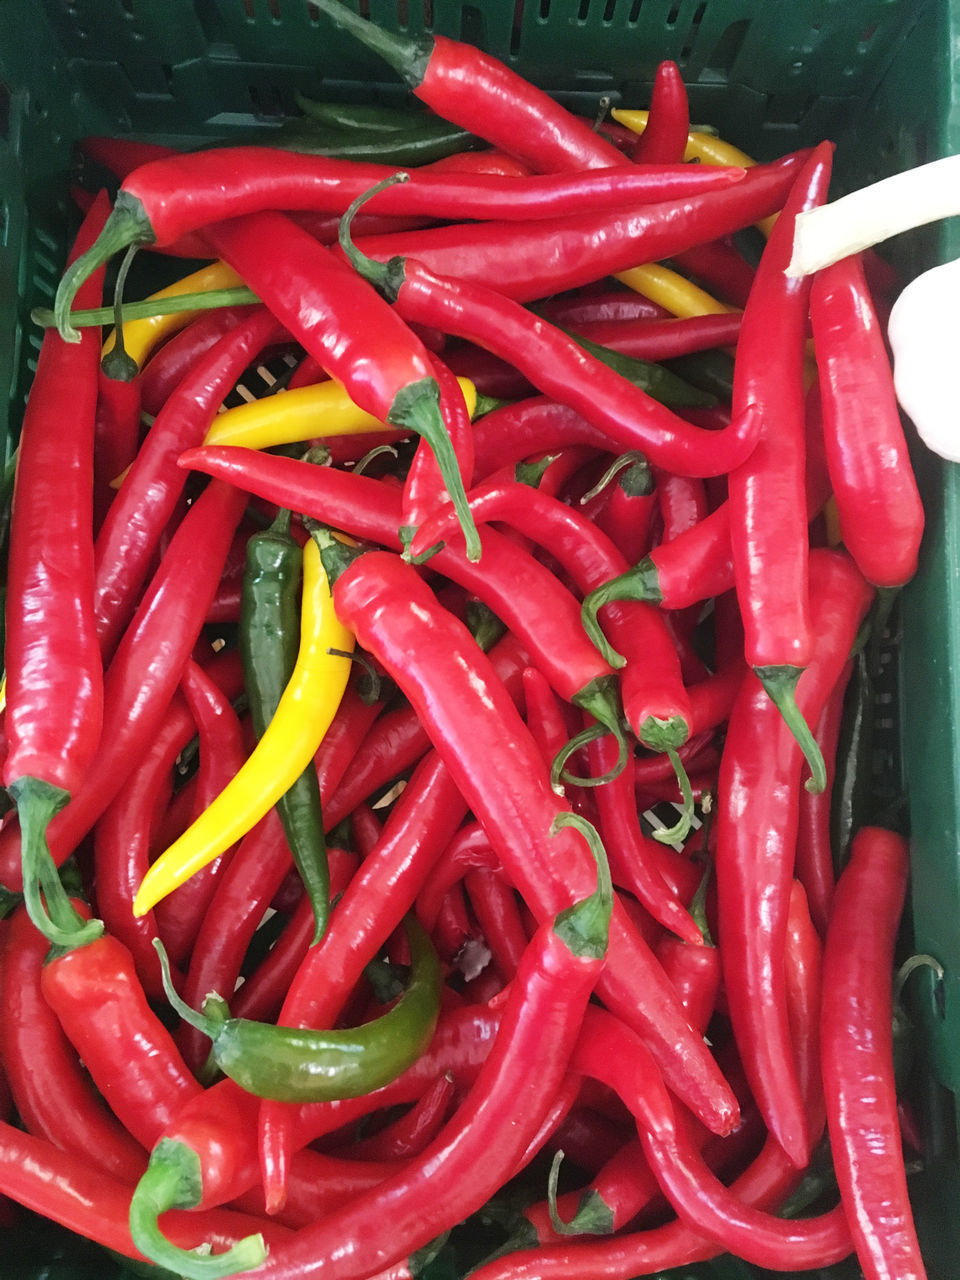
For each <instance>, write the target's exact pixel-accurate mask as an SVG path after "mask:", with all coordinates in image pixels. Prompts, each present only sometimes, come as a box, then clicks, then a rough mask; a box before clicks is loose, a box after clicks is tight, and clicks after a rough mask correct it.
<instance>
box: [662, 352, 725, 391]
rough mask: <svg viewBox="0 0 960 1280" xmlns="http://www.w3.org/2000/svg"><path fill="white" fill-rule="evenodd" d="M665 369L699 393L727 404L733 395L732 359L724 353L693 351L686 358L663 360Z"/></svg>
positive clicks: (678, 357)
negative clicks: (704, 392)
mask: <svg viewBox="0 0 960 1280" xmlns="http://www.w3.org/2000/svg"><path fill="white" fill-rule="evenodd" d="M664 365H665V366H666V368H668V369H671V370H672V371H673V372H674V373H675V374H676V375H677V376H678V377H679V378H683V379H685V380H686V381H687V382H690V383H692V384H693V385H694V386H695V387H699V388H700V390H701V391H706V392H709V393H710V394H711V395H713V396H716V398H717V399H718V400H720V401H721V402H722V403H723V404H729V403H730V399H731V397H732V395H733V357H732V356H730V355H728V354H727V353H726V351H717V350H713V351H694V352H693V353H692V354H691V355H688V356H674V358H673V359H672V360H665V361H664Z"/></svg>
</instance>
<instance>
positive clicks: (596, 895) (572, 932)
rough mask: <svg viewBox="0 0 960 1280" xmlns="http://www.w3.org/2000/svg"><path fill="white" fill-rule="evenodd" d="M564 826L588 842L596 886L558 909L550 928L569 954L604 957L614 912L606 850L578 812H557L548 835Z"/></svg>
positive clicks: (588, 823) (597, 835)
mask: <svg viewBox="0 0 960 1280" xmlns="http://www.w3.org/2000/svg"><path fill="white" fill-rule="evenodd" d="M564 827H574V828H575V829H576V830H577V831H579V832H580V834H581V835H582V836H583V838H584V840H585V841H586V842H587V847H588V848H589V850H590V852H591V853H592V854H593V857H594V861H595V862H596V864H597V887H596V889H595V890H594V891H593V893H591V894H590V895H589V896H588V897H586V898H581V899H580V901H579V902H575V903H574V904H573V906H572V907H567V908H566V909H565V910H563V911H561V912H560V913H559V914H558V915H557V917H556V919H555V920H554V922H553V931H554V933H556V934H557V936H558V937H559V938H561V939H562V941H563V942H564V943H565V945H566V946H567V948H568V950H569V951H570V952H571V954H572V955H575V956H583V957H589V958H592V959H603V957H604V956H605V955H606V953H607V942H608V938H609V933H610V916H611V913H612V911H613V881H612V879H611V878H610V864H609V863H608V862H607V851H606V850H605V849H604V847H603V841H602V840H601V839H600V833H599V832H598V831H597V829H596V827H595V826H594V825H593V823H592V822H588V821H587V819H586V818H584V817H581V815H580V814H579V813H558V814H557V816H556V817H555V818H554V820H553V822H552V823H551V824H550V834H551V835H552V836H555V835H556V834H557V832H558V831H561V830H562V829H563V828H564Z"/></svg>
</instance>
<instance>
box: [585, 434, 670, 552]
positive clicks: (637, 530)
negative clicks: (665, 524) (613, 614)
mask: <svg viewBox="0 0 960 1280" xmlns="http://www.w3.org/2000/svg"><path fill="white" fill-rule="evenodd" d="M625 456H628V457H629V456H630V455H625ZM656 514H657V486H656V480H655V477H654V473H653V470H652V468H651V467H650V466H649V464H648V463H647V460H646V458H642V457H635V458H633V460H632V462H631V463H630V465H628V466H625V467H623V468H621V469H619V470H618V472H617V476H616V479H615V480H614V481H613V483H612V484H610V485H609V486H608V488H607V490H606V497H605V500H604V501H603V503H602V504H601V505H600V506H599V507H598V509H597V511H596V514H595V515H594V517H593V518H594V521H595V523H596V524H597V526H598V527H599V528H600V529H602V530H603V532H604V533H605V534H606V535H607V537H608V538H609V539H610V541H611V542H612V543H613V545H614V546H615V547H616V548H617V550H618V551H619V552H620V554H621V555H622V556H623V558H624V560H626V562H627V564H636V562H637V561H638V560H639V559H640V558H641V557H642V556H645V555H646V554H647V552H648V551H649V550H650V541H651V538H652V536H653V526H654V521H655V519H656Z"/></svg>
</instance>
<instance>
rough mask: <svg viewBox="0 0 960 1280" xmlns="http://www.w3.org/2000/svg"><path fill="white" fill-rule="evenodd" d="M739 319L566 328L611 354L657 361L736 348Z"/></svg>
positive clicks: (717, 316) (608, 323)
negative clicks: (718, 348) (716, 349)
mask: <svg viewBox="0 0 960 1280" xmlns="http://www.w3.org/2000/svg"><path fill="white" fill-rule="evenodd" d="M740 320H741V317H740V316H739V315H738V314H737V313H736V312H726V313H722V312H718V313H716V314H708V315H702V316H685V317H683V318H681V319H677V318H674V317H671V318H670V319H666V320H593V321H584V322H582V323H580V324H566V325H565V327H566V328H569V329H572V330H574V331H575V332H576V334H577V335H578V336H579V337H581V338H588V339H589V340H590V341H591V342H595V343H597V344H598V345H599V346H601V347H609V348H610V350H611V351H619V352H621V353H622V354H623V355H627V356H633V357H634V359H636V360H650V361H654V362H656V361H660V360H672V359H674V358H675V357H676V356H685V355H690V354H692V353H693V352H695V351H709V350H711V349H712V348H713V347H728V346H735V345H736V342H737V338H738V337H739V336H740ZM557 323H563V322H561V321H558V322H557Z"/></svg>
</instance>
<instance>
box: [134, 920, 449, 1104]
mask: <svg viewBox="0 0 960 1280" xmlns="http://www.w3.org/2000/svg"><path fill="white" fill-rule="evenodd" d="M406 929H407V937H408V940H409V943H410V952H411V965H412V968H411V974H410V981H409V983H408V984H407V987H406V989H405V991H404V993H403V995H402V996H401V997H400V1000H399V1001H398V1002H397V1003H396V1004H395V1005H394V1006H393V1007H392V1008H391V1009H390V1010H388V1012H387V1013H384V1014H381V1016H380V1017H379V1018H375V1019H374V1020H373V1021H371V1022H367V1023H364V1024H363V1026H361V1027H352V1028H347V1029H343V1030H339V1031H304V1030H303V1029H301V1028H290V1027H283V1026H272V1025H270V1024H269V1023H263V1022H253V1021H251V1020H250V1019H246V1018H231V1017H230V1015H229V1009H228V1007H227V1002H226V1000H225V999H224V998H223V997H222V996H220V995H219V994H218V993H216V992H211V993H209V994H208V995H207V996H206V997H205V999H204V1002H203V1011H202V1013H198V1012H197V1011H196V1010H194V1009H192V1008H191V1007H190V1006H189V1005H188V1004H186V1003H185V1001H183V1000H181V999H180V997H179V996H178V995H177V993H176V991H175V990H174V988H173V986H172V984H171V983H170V982H169V965H167V963H166V957H165V956H164V954H163V950H162V946H160V947H159V948H158V950H159V951H160V958H161V963H162V964H163V965H164V969H165V972H164V979H165V982H164V985H165V988H166V994H167V999H168V1000H169V1001H170V1003H171V1005H172V1006H173V1008H174V1009H176V1011H177V1012H178V1013H179V1014H180V1016H181V1017H182V1018H184V1020H185V1021H187V1022H189V1023H190V1024H191V1026H194V1027H196V1028H197V1030H199V1031H202V1032H203V1034H204V1035H206V1036H209V1037H210V1039H211V1041H212V1044H213V1047H212V1053H213V1058H214V1061H215V1062H216V1064H217V1066H218V1067H219V1068H220V1069H221V1071H223V1072H224V1074H225V1075H228V1076H229V1077H230V1078H231V1079H232V1080H236V1081H237V1083H238V1084H240V1085H241V1086H242V1087H243V1088H244V1089H246V1090H247V1091H248V1092H249V1093H254V1094H256V1095H257V1096H258V1097H261V1098H273V1099H275V1100H276V1101H278V1102H319V1101H321V1100H325V1099H330V1098H347V1097H356V1096H357V1095H359V1094H363V1093H369V1092H370V1091H371V1090H372V1089H377V1088H379V1087H380V1086H381V1085H384V1084H387V1083H389V1081H391V1080H393V1079H395V1078H396V1077H397V1076H398V1075H399V1074H400V1073H401V1072H402V1071H404V1070H405V1069H406V1068H407V1067H408V1066H409V1065H410V1063H411V1062H412V1061H414V1060H415V1059H416V1058H418V1057H419V1056H420V1054H421V1053H422V1052H423V1050H424V1048H425V1047H426V1045H427V1043H428V1042H429V1040H430V1037H431V1035H432V1034H433V1029H434V1026H435V1024H436V1019H437V1011H438V1008H439V1000H440V966H439V962H438V960H437V957H436V953H435V952H434V950H433V947H432V946H431V944H430V940H429V938H428V936H427V934H426V933H425V931H424V930H423V929H422V927H421V926H420V925H419V924H417V923H416V922H415V920H413V919H412V918H411V919H409V920H408V922H407V925H406Z"/></svg>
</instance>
